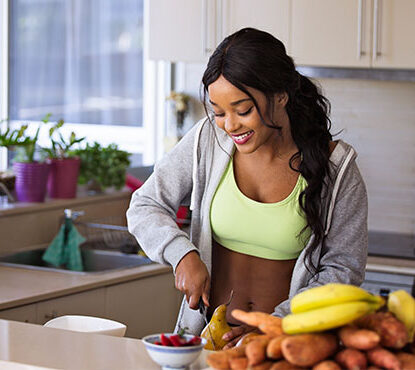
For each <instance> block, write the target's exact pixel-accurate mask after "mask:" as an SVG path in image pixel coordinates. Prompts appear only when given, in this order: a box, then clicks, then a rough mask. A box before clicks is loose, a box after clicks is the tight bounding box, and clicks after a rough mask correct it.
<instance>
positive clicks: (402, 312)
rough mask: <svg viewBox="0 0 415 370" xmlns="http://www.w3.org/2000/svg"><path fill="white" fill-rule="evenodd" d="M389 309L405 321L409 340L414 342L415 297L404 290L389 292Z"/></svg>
mask: <svg viewBox="0 0 415 370" xmlns="http://www.w3.org/2000/svg"><path fill="white" fill-rule="evenodd" d="M388 310H389V311H390V312H392V313H394V314H395V316H396V317H397V319H398V320H400V321H402V322H403V323H404V325H405V327H406V329H407V330H408V335H409V341H410V342H412V341H413V339H414V332H415V299H414V298H413V297H412V296H411V295H410V294H408V293H407V292H405V291H404V290H396V291H394V292H392V293H389V296H388Z"/></svg>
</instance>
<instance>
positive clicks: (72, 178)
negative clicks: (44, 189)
mask: <svg viewBox="0 0 415 370" xmlns="http://www.w3.org/2000/svg"><path fill="white" fill-rule="evenodd" d="M48 163H49V164H50V172H49V178H48V194H49V196H50V197H51V198H66V199H67V198H75V197H76V188H77V183H78V175H79V167H80V164H81V160H80V159H79V158H78V157H74V158H65V159H49V160H48Z"/></svg>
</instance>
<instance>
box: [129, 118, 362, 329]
mask: <svg viewBox="0 0 415 370" xmlns="http://www.w3.org/2000/svg"><path fill="white" fill-rule="evenodd" d="M233 150H234V143H233V141H232V139H231V138H229V136H228V135H227V134H226V133H225V132H224V131H223V130H221V129H219V128H218V127H217V126H216V125H215V124H211V123H210V122H209V121H208V120H207V119H203V120H201V121H199V122H198V124H196V125H195V127H193V128H192V129H191V130H190V131H189V132H188V133H187V134H186V135H185V137H184V138H183V139H182V140H181V141H180V142H179V143H178V144H177V145H176V146H175V147H174V148H173V149H172V150H171V151H170V152H169V153H167V154H166V155H165V156H164V158H163V159H161V160H160V161H159V162H158V163H157V164H156V166H155V168H154V172H153V174H152V175H151V176H150V177H149V178H148V180H147V181H146V182H145V183H144V185H143V186H142V187H141V188H140V189H138V190H136V191H135V192H134V194H133V196H132V199H131V203H130V207H129V209H128V211H127V220H128V229H129V231H130V232H131V233H132V234H133V235H134V236H135V237H136V239H137V241H138V242H139V244H140V245H141V247H142V248H143V250H144V251H145V253H146V254H147V255H148V256H149V258H150V259H152V260H153V261H156V262H159V263H162V264H170V265H171V266H172V267H173V270H174V271H175V269H176V266H177V264H178V263H179V262H180V260H181V259H182V258H183V257H184V256H185V255H186V254H187V253H189V252H191V251H197V252H198V253H199V255H200V258H201V260H202V261H203V262H204V263H205V264H206V266H207V269H208V271H209V272H210V271H211V263H212V258H211V250H212V232H211V227H210V217H209V212H210V205H211V202H212V198H213V195H214V193H215V190H216V188H217V186H218V184H219V181H220V179H221V177H222V175H223V173H224V171H225V168H226V166H227V164H228V162H229V160H230V158H231V155H232V153H233ZM355 158H356V152H355V151H354V149H353V148H352V147H351V146H350V145H348V144H346V143H344V142H343V141H338V143H337V145H336V147H335V149H334V150H333V152H332V154H331V156H330V171H331V177H332V181H331V182H330V181H327V184H328V186H326V187H324V189H323V191H322V211H323V212H322V217H323V218H324V219H323V222H324V225H325V232H324V239H323V242H322V243H320V244H319V245H318V246H317V248H316V249H315V250H314V251H313V254H312V261H313V264H314V265H315V266H318V271H317V273H315V274H312V273H310V272H309V271H308V269H307V268H306V267H305V258H304V257H305V252H306V251H307V249H308V246H309V245H310V243H311V241H312V239H313V238H314V236H313V235H312V236H311V238H310V241H309V243H308V245H307V246H306V247H305V248H304V250H303V251H302V253H301V254H300V256H299V257H298V259H297V261H296V264H295V267H294V270H293V275H292V278H291V286H290V292H289V299H290V298H292V297H293V296H294V295H295V294H297V293H299V292H300V291H302V290H304V289H308V288H311V287H314V286H318V285H323V284H326V283H330V282H341V283H347V284H354V285H360V284H361V283H362V281H363V278H364V271H365V265H366V258H367V194H366V188H365V185H364V182H363V180H362V177H361V175H360V172H359V170H358V167H357V165H356V163H355ZM189 203H190V208H191V210H192V218H191V228H190V235H188V234H187V233H185V232H184V231H182V230H180V229H179V228H178V227H177V225H176V223H175V214H176V212H177V209H178V207H179V206H180V205H182V204H189ZM289 299H288V300H286V301H284V302H282V303H280V304H279V305H278V306H276V307H275V311H274V313H273V314H274V315H276V316H281V317H282V316H284V315H286V314H287V313H289V312H290V301H289ZM179 326H180V327H182V328H184V327H188V328H189V331H191V332H192V333H194V334H200V332H201V330H202V329H203V326H204V321H203V318H202V316H201V315H200V314H199V312H198V311H196V310H192V309H190V308H189V306H188V304H187V302H186V299H183V302H182V305H181V308H180V312H179V315H178V320H177V324H176V330H177V329H178V327H179Z"/></svg>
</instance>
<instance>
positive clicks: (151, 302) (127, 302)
mask: <svg viewBox="0 0 415 370" xmlns="http://www.w3.org/2000/svg"><path fill="white" fill-rule="evenodd" d="M180 303H181V294H180V293H179V292H178V291H177V290H176V289H175V286H174V276H173V275H172V274H163V275H156V276H151V277H147V278H144V279H140V280H134V281H130V282H127V283H122V284H117V285H113V286H109V287H108V288H107V297H106V308H107V317H108V318H111V319H113V320H116V321H120V322H123V323H126V324H127V332H126V336H127V337H133V338H142V337H143V336H145V335H148V334H154V333H160V332H171V331H173V329H174V326H175V323H176V318H177V314H178V311H179V307H180Z"/></svg>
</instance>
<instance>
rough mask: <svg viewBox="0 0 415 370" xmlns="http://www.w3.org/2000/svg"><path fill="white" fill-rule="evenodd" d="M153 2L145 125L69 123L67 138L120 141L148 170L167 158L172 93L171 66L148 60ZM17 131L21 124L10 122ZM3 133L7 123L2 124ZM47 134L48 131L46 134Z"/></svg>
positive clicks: (0, 164)
mask: <svg viewBox="0 0 415 370" xmlns="http://www.w3.org/2000/svg"><path fill="white" fill-rule="evenodd" d="M10 1H12V0H2V1H0V24H1V27H0V120H1V119H5V118H7V117H8V116H9V111H8V107H9V99H8V97H9V85H10V81H9V74H8V71H9V66H8V62H9V39H10V36H9V31H10V26H9V25H10V19H9V17H10V5H9V4H10ZM149 1H150V0H145V1H144V24H143V28H144V40H143V58H144V61H143V68H144V70H143V125H142V126H141V127H131V126H121V125H93V124H83V123H81V122H79V123H71V122H65V125H64V126H63V127H62V133H63V135H67V134H69V133H70V132H71V131H75V133H76V135H77V136H78V137H83V136H86V138H87V139H86V140H87V141H88V142H93V141H95V140H96V141H99V142H100V143H101V144H102V145H107V144H110V143H112V142H114V140H112V139H113V138H117V139H116V141H115V142H116V144H117V145H118V146H119V148H120V149H122V150H126V151H129V152H133V153H142V155H143V160H142V164H143V165H144V166H147V165H152V164H154V163H155V162H156V161H157V160H158V159H160V158H161V156H162V155H163V134H164V130H165V125H164V122H165V119H166V117H167V112H166V104H165V97H166V96H167V95H168V93H169V92H170V90H171V68H172V66H171V63H169V62H164V61H152V60H149V58H148V55H149V53H148V49H149V48H148V42H149V38H148V29H149ZM9 123H10V126H11V127H13V126H14V125H17V124H19V123H21V122H20V121H9ZM28 123H29V129H33V130H34V129H35V128H36V127H37V125H38V124H39V122H36V121H29V122H28ZM1 127H2V129H5V128H6V127H7V123H6V122H3V123H1ZM42 131H43V133H44V134H45V132H46V131H47V130H42ZM46 143H47V136H45V135H43V136H41V137H40V138H39V144H40V145H42V144H43V145H45V144H46ZM7 163H8V160H7V150H6V149H5V148H0V171H1V170H5V169H6V168H7Z"/></svg>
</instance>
